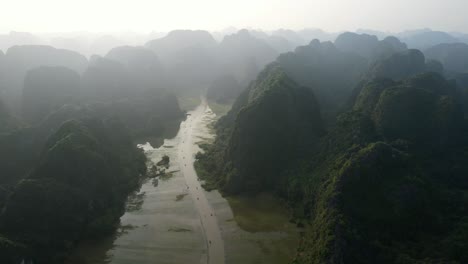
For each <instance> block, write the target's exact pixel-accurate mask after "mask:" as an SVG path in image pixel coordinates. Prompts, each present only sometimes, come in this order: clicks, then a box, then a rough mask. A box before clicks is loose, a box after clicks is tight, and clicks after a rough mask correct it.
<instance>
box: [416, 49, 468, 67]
mask: <svg viewBox="0 0 468 264" xmlns="http://www.w3.org/2000/svg"><path fill="white" fill-rule="evenodd" d="M424 54H425V55H426V56H427V58H429V59H434V60H438V61H440V62H441V63H442V64H443V65H444V68H445V70H446V71H448V72H449V74H453V73H455V72H464V73H466V72H468V44H465V43H444V44H439V45H436V46H433V47H430V48H428V49H426V50H424Z"/></svg>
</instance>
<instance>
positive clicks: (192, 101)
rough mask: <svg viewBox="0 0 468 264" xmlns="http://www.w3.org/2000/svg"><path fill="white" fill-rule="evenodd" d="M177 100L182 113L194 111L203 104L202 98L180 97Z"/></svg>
mask: <svg viewBox="0 0 468 264" xmlns="http://www.w3.org/2000/svg"><path fill="white" fill-rule="evenodd" d="M177 99H178V101H179V107H180V109H181V110H182V111H190V110H193V109H195V108H196V107H197V106H198V105H199V104H200V103H201V99H200V96H186V95H179V96H177Z"/></svg>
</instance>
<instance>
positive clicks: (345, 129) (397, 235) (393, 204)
mask: <svg viewBox="0 0 468 264" xmlns="http://www.w3.org/2000/svg"><path fill="white" fill-rule="evenodd" d="M452 92H453V83H450V82H447V81H445V80H444V79H443V78H442V77H440V76H439V75H437V74H424V75H419V76H416V77H414V78H411V79H408V80H405V81H403V82H393V81H391V80H387V81H383V80H380V81H373V82H372V83H369V84H368V85H366V88H365V89H363V90H362V92H361V94H360V95H359V97H358V100H357V101H356V104H355V106H354V110H353V111H350V112H348V113H345V114H343V115H342V116H340V118H339V122H338V123H337V126H336V128H335V129H334V130H332V131H331V132H330V133H329V134H328V135H327V137H325V138H324V140H323V141H322V149H321V151H320V152H318V153H317V155H315V156H314V157H312V159H311V160H310V162H311V164H310V166H309V169H310V172H309V173H307V174H305V175H304V174H302V176H301V177H299V179H300V180H297V181H296V182H292V183H291V190H295V192H293V193H302V195H298V196H296V199H300V198H302V199H303V198H306V201H307V202H306V203H305V204H306V205H309V206H310V207H309V209H308V210H307V209H306V211H305V214H306V215H307V214H309V212H310V215H311V218H310V219H311V220H310V221H311V222H310V228H309V229H308V232H307V234H306V236H305V237H304V240H303V244H302V247H301V248H300V250H299V253H298V256H297V259H296V263H438V262H440V263H464V262H465V261H466V260H467V259H468V255H466V253H463V250H462V248H463V247H465V246H466V245H468V237H467V236H466V232H465V231H461V228H463V227H464V226H466V224H467V221H466V217H464V216H466V213H467V212H466V209H464V206H463V204H464V203H466V202H467V200H466V196H465V195H464V194H463V193H465V192H466V190H467V189H468V184H467V183H468V182H467V178H466V173H467V172H468V167H467V166H466V165H465V163H464V162H463V160H464V159H465V158H466V153H465V150H464V149H465V147H466V146H467V143H468V142H467V141H466V140H465V139H464V138H465V136H463V135H465V134H466V124H465V121H464V120H463V118H462V115H461V111H460V107H459V106H457V104H456V103H455V98H453V95H452ZM384 109H385V110H384ZM383 112H386V114H385V113H383ZM296 173H299V171H297V172H296ZM299 175H301V174H299ZM310 182H312V183H314V184H312V185H311V184H310ZM307 184H308V185H309V186H310V187H304V185H307ZM310 189H312V190H313V191H312V193H306V192H304V191H301V190H310ZM455 197H457V198H455ZM454 199H455V200H454ZM299 201H300V200H299ZM297 202H298V201H296V202H293V203H292V204H295V203H297ZM305 208H307V207H305ZM309 210H310V211H309ZM422 219H424V220H422ZM435 249H437V250H435Z"/></svg>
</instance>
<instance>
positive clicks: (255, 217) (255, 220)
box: [227, 193, 289, 232]
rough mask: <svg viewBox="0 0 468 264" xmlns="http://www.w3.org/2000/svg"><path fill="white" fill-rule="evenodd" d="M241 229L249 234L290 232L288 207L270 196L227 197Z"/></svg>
mask: <svg viewBox="0 0 468 264" xmlns="http://www.w3.org/2000/svg"><path fill="white" fill-rule="evenodd" d="M227 200H228V202H229V205H230V206H231V209H232V212H233V214H234V220H235V221H236V222H237V224H238V225H239V227H240V228H242V229H243V230H245V231H248V232H273V231H288V227H289V225H288V220H289V213H288V211H287V209H286V205H285V204H284V203H283V202H282V201H280V200H278V199H277V198H275V197H273V196H272V195H270V194H264V193H263V194H258V195H255V196H230V197H227Z"/></svg>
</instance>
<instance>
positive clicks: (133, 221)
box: [69, 100, 298, 264]
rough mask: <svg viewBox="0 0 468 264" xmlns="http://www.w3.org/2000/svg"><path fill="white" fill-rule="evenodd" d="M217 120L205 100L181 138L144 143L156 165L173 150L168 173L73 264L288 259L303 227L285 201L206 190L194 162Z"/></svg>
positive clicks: (78, 251)
mask: <svg viewBox="0 0 468 264" xmlns="http://www.w3.org/2000/svg"><path fill="white" fill-rule="evenodd" d="M215 120H216V114H215V113H213V111H211V109H210V107H209V106H208V104H207V103H206V101H205V100H202V102H201V103H200V105H199V106H198V107H197V108H195V109H194V110H192V111H190V112H189V113H188V115H187V119H186V120H185V121H183V122H182V123H181V124H180V129H179V132H178V134H177V136H175V137H174V138H172V139H166V140H165V141H164V144H163V145H162V146H161V147H159V148H156V149H154V148H153V147H152V146H151V145H150V144H145V145H141V147H142V148H143V149H144V150H145V153H146V154H147V156H148V158H149V159H151V161H153V162H154V163H157V162H158V161H160V160H161V158H162V157H163V156H164V155H168V156H169V157H170V167H169V169H167V170H166V172H171V173H167V174H166V176H164V177H162V176H160V177H158V180H152V179H148V180H147V181H146V182H145V183H144V184H143V185H142V187H141V189H140V191H139V193H137V194H135V195H134V197H131V199H129V204H130V205H131V206H128V209H127V212H126V213H125V214H124V215H123V216H122V218H121V227H120V228H119V231H118V232H117V234H116V235H115V236H113V237H108V238H105V239H101V240H99V241H84V242H83V243H81V245H80V246H79V247H78V248H77V249H76V250H75V251H74V252H73V254H72V257H71V258H70V261H69V263H70V264H75V263H80V264H91V263H92V264H100V263H116V264H126V263H132V264H133V263H138V264H140V263H141V264H145V263H168V264H179V263H180V264H182V263H184V264H185V263H208V264H222V263H226V264H238V263H246V264H249V263H252V264H254V263H278V264H279V263H289V262H290V260H291V259H292V257H293V255H294V250H295V248H296V247H297V243H298V231H297V230H296V229H295V228H294V225H292V224H290V223H288V216H287V212H286V210H285V209H284V207H283V206H281V203H278V202H275V201H274V198H272V197H269V196H267V195H260V196H257V197H249V198H246V197H230V198H228V199H225V198H223V197H222V196H221V195H220V194H219V192H217V191H211V192H206V191H205V190H203V189H202V188H201V184H200V182H199V181H198V177H197V175H196V172H195V169H194V168H193V161H194V157H195V154H196V153H197V152H198V151H200V148H199V147H198V145H197V144H199V143H202V142H206V141H210V139H212V138H213V134H212V133H211V131H210V129H209V127H210V124H211V123H212V122H214V121H215ZM231 206H232V209H231Z"/></svg>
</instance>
